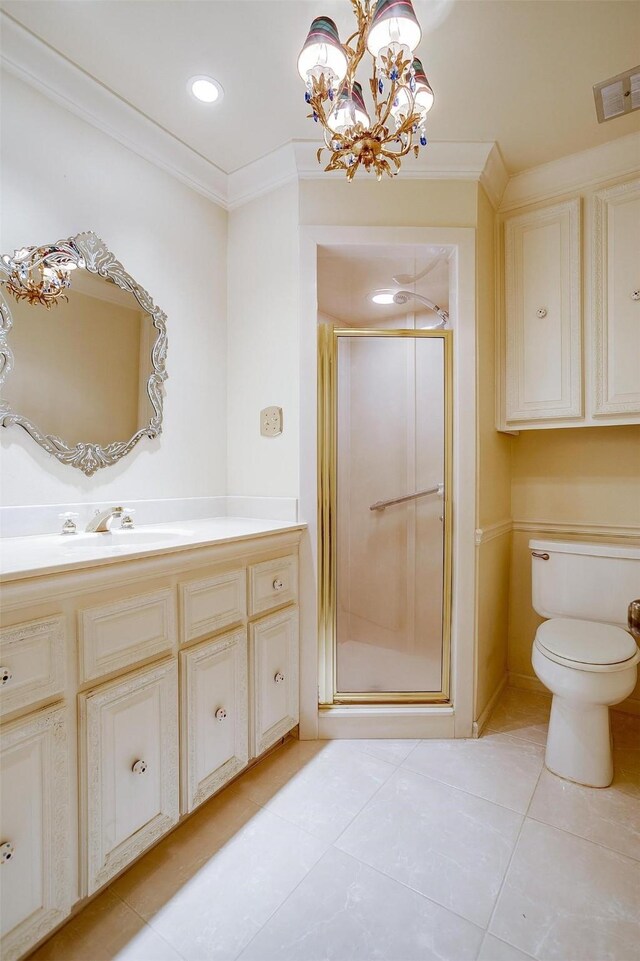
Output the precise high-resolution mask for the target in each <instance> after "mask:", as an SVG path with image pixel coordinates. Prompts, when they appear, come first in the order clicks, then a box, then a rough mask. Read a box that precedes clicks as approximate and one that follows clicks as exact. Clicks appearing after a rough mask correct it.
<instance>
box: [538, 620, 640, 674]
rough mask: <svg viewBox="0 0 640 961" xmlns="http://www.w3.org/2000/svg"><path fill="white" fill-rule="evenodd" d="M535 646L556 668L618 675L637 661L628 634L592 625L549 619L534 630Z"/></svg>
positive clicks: (638, 653) (608, 626) (639, 656)
mask: <svg viewBox="0 0 640 961" xmlns="http://www.w3.org/2000/svg"><path fill="white" fill-rule="evenodd" d="M535 646H536V647H537V648H538V650H539V651H540V653H541V654H543V655H544V656H545V657H548V658H549V659H550V660H552V661H555V662H556V663H557V664H565V665H566V666H567V667H573V668H574V669H576V670H580V671H594V672H611V671H621V670H625V669H626V668H629V667H632V666H633V665H634V664H637V663H638V662H639V661H640V650H639V649H638V647H637V646H636V643H635V641H634V639H633V637H632V636H631V634H628V633H627V631H625V630H622V628H620V627H614V625H613V624H600V623H598V622H596V621H578V620H574V619H573V618H563V617H553V618H551V619H550V620H548V621H545V622H544V624H541V625H540V627H539V628H538V631H537V633H536V639H535Z"/></svg>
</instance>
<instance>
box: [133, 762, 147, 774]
mask: <svg viewBox="0 0 640 961" xmlns="http://www.w3.org/2000/svg"><path fill="white" fill-rule="evenodd" d="M131 770H132V771H133V773H134V774H144V772H145V771H146V770H147V762H146V761H136V762H135V764H134V765H133V766H132V768H131Z"/></svg>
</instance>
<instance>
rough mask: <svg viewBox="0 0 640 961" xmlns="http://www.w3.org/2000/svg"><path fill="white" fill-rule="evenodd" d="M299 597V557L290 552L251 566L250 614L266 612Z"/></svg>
mask: <svg viewBox="0 0 640 961" xmlns="http://www.w3.org/2000/svg"><path fill="white" fill-rule="evenodd" d="M297 599H298V558H297V557H296V556H295V555H293V554H290V555H289V556H288V557H279V558H278V559H277V560H275V561H264V562H263V563H262V564H252V565H251V567H250V568H249V614H250V616H251V617H255V616H256V614H264V613H265V611H271V610H273V609H274V608H275V607H282V605H283V604H290V603H291V602H292V601H297Z"/></svg>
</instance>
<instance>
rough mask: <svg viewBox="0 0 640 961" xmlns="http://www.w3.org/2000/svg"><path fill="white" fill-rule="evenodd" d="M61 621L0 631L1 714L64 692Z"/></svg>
mask: <svg viewBox="0 0 640 961" xmlns="http://www.w3.org/2000/svg"><path fill="white" fill-rule="evenodd" d="M64 635H65V630H64V618H63V617H62V616H56V617H47V618H44V619H43V620H38V621H29V622H28V623H25V624H17V625H16V626H15V627H5V628H3V629H2V630H1V631H0V665H1V667H2V671H1V672H0V714H2V715H5V714H8V713H9V712H11V711H17V710H20V709H21V708H27V707H30V706H31V705H32V704H36V703H37V702H38V701H43V700H45V699H46V698H52V697H57V696H58V695H61V694H62V693H63V691H64V683H65V644H64Z"/></svg>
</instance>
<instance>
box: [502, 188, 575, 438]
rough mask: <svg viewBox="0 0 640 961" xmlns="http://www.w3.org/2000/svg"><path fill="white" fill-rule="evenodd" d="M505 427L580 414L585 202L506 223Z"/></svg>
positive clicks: (510, 220) (555, 208) (528, 215)
mask: <svg viewBox="0 0 640 961" xmlns="http://www.w3.org/2000/svg"><path fill="white" fill-rule="evenodd" d="M505 306H506V328H505V347H506V356H505V359H506V370H505V411H504V419H505V422H506V424H507V425H516V426H519V425H521V424H522V423H523V422H530V421H538V420H545V421H548V420H558V419H566V418H578V417H581V415H582V365H581V360H580V357H581V316H580V313H581V308H580V201H579V200H571V201H568V202H566V203H561V204H555V205H554V206H553V207H545V208H544V209H541V210H535V211H532V212H529V213H525V214H520V215H518V216H515V217H510V218H509V219H508V220H507V221H506V222H505Z"/></svg>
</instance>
